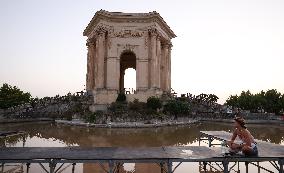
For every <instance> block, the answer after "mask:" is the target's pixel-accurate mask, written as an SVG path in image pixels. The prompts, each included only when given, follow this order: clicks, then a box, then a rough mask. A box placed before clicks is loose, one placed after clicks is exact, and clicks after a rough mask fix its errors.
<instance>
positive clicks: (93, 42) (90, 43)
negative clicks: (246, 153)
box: [86, 40, 96, 48]
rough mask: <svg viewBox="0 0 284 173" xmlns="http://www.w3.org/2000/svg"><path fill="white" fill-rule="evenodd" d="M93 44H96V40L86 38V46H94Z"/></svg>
mask: <svg viewBox="0 0 284 173" xmlns="http://www.w3.org/2000/svg"><path fill="white" fill-rule="evenodd" d="M95 45H96V41H95V40H87V43H86V46H87V47H88V48H89V47H92V46H95Z"/></svg>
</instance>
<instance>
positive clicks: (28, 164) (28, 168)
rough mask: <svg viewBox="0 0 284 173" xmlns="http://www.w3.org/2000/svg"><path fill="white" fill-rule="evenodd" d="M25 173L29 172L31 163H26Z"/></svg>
mask: <svg viewBox="0 0 284 173" xmlns="http://www.w3.org/2000/svg"><path fill="white" fill-rule="evenodd" d="M26 165H27V173H29V170H30V165H31V163H27V164H26Z"/></svg>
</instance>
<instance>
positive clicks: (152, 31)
mask: <svg viewBox="0 0 284 173" xmlns="http://www.w3.org/2000/svg"><path fill="white" fill-rule="evenodd" d="M148 32H149V33H150V35H151V36H158V31H157V29H156V28H152V27H151V28H149V29H148Z"/></svg>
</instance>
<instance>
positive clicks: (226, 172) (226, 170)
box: [223, 160, 229, 173]
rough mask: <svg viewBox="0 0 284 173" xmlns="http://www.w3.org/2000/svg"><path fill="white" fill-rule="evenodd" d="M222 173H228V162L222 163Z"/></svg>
mask: <svg viewBox="0 0 284 173" xmlns="http://www.w3.org/2000/svg"><path fill="white" fill-rule="evenodd" d="M223 167H224V173H229V162H228V161H227V160H224V161H223Z"/></svg>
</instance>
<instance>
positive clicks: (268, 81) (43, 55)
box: [0, 0, 284, 103]
mask: <svg viewBox="0 0 284 173" xmlns="http://www.w3.org/2000/svg"><path fill="white" fill-rule="evenodd" d="M100 9H104V10H107V11H116V12H117V11H119V12H134V13H135V12H150V11H157V12H158V13H159V14H160V15H161V16H162V17H163V19H164V20H165V21H166V22H167V24H168V25H169V26H170V27H171V29H172V30H173V31H174V32H175V34H176V35H177V37H176V38H174V39H173V40H172V43H173V47H172V56H171V57H172V66H171V68H172V81H171V84H172V88H173V89H174V90H175V91H176V92H177V93H188V92H189V93H192V94H196V95H197V94H200V93H208V94H210V93H212V94H216V95H217V96H218V97H219V98H220V99H219V101H218V102H219V103H224V101H225V100H226V99H227V98H228V97H229V95H235V94H240V93H241V91H243V90H250V91H251V92H252V93H256V92H259V91H261V90H268V89H277V90H278V91H280V92H282V93H284V72H283V71H284V70H283V69H284V68H283V66H284V10H283V9H284V1H283V0H265V1H263V0H238V1H236V0H175V1H165V0H155V1H153V0H151V1H150V0H143V1H142V0H140V1H138V0H119V1H118V0H80V1H78V0H77V1H75V0H60V1H58V0H48V1H43V0H42V1H40V0H1V1H0V62H1V63H0V85H2V84H3V83H8V84H10V85H16V86H18V87H19V88H21V89H22V90H24V91H27V92H30V93H31V94H32V96H33V97H36V96H38V97H44V96H55V95H56V94H60V95H64V94H66V93H68V92H76V91H81V90H83V89H84V85H85V80H86V79H85V78H86V70H87V69H86V66H87V65H86V64H87V47H86V37H84V36H83V34H82V33H83V30H84V29H85V27H86V26H87V24H88V23H89V21H90V20H91V19H92V17H93V16H94V14H95V12H96V11H98V10H100ZM127 75H129V79H130V80H128V81H132V83H133V81H134V80H135V79H132V78H133V73H132V75H131V73H130V74H127ZM131 76H132V77H131ZM134 76H135V73H134ZM134 83H135V82H134Z"/></svg>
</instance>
